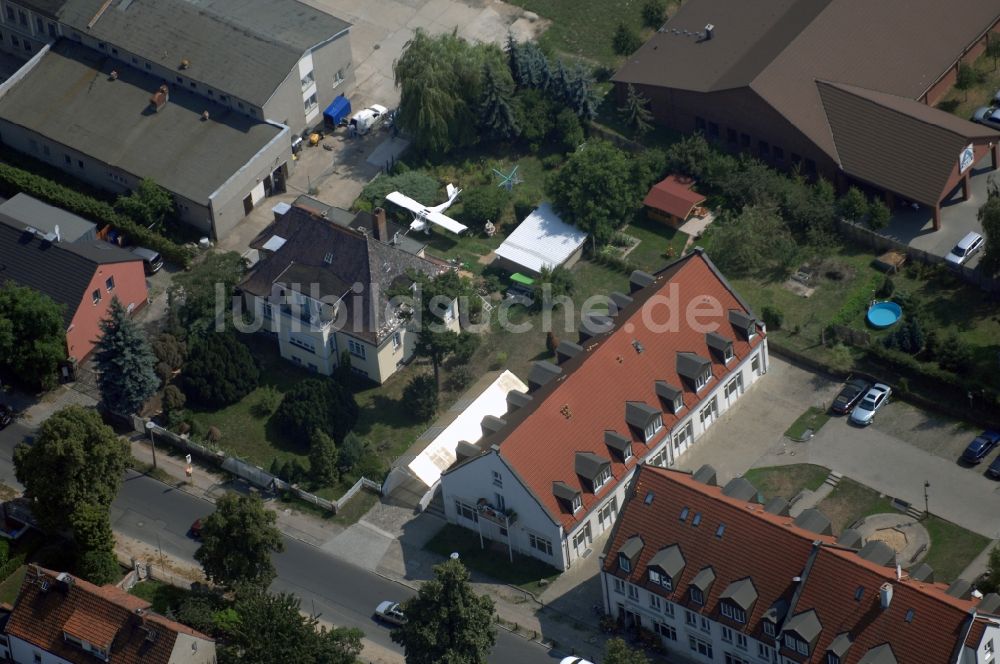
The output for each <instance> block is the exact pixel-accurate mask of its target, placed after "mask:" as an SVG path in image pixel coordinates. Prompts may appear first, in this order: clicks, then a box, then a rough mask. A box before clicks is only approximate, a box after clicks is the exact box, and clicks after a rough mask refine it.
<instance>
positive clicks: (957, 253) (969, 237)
mask: <svg viewBox="0 0 1000 664" xmlns="http://www.w3.org/2000/svg"><path fill="white" fill-rule="evenodd" d="M982 248H983V236H982V235H980V234H979V233H976V232H975V231H969V232H968V233H966V235H965V237H963V238H962V239H961V240H959V241H958V244H956V245H955V247H954V248H953V249H952V250H951V252H950V253H949V254H948V255H947V256H945V257H944V259H945V260H946V261H947V262H948V263H950V264H951V265H955V266H958V265H961V264H963V263H964V262H965V261H967V260H969V259H970V258H972V257H973V256H974V255H976V253H977V252H978V251H979V250H980V249H982Z"/></svg>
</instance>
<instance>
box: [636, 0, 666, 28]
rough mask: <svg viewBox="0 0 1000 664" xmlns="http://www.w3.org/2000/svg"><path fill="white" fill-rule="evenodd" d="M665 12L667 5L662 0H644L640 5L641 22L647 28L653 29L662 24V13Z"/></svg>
mask: <svg viewBox="0 0 1000 664" xmlns="http://www.w3.org/2000/svg"><path fill="white" fill-rule="evenodd" d="M666 12H667V5H666V3H665V2H663V0H646V4H644V5H643V6H642V23H643V25H645V26H646V27H647V28H653V29H654V30H655V29H657V28H659V27H660V26H661V25H663V15H664V14H665V13H666Z"/></svg>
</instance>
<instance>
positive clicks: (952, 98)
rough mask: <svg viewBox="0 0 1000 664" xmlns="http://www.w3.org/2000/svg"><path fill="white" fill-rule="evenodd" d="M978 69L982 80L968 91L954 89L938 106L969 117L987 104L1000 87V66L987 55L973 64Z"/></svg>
mask: <svg viewBox="0 0 1000 664" xmlns="http://www.w3.org/2000/svg"><path fill="white" fill-rule="evenodd" d="M973 67H975V69H976V71H977V72H978V73H979V75H980V76H981V77H982V82H981V83H980V84H979V85H977V86H975V87H974V88H971V89H969V90H967V91H963V90H958V89H952V90H951V92H949V93H948V94H946V95H945V96H944V98H943V99H942V100H941V101H940V102H939V103H938V108H941V109H944V110H946V111H950V112H951V113H954V114H955V115H957V116H959V117H960V118H965V119H968V118H970V117H972V114H973V113H974V112H975V110H976V109H977V108H979V107H980V106H986V105H988V104H989V103H990V99H991V98H992V97H993V95H994V94H995V93H996V91H997V89H998V88H1000V67H998V66H997V64H996V63H995V62H994V61H993V58H988V57H986V56H985V55H981V56H979V59H977V60H976V62H975V63H974V64H973Z"/></svg>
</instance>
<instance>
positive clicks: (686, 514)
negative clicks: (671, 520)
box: [681, 507, 690, 523]
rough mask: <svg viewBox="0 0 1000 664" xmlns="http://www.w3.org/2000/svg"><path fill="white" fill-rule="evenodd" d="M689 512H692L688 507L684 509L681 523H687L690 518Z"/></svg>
mask: <svg viewBox="0 0 1000 664" xmlns="http://www.w3.org/2000/svg"><path fill="white" fill-rule="evenodd" d="M689 511H690V510H688V508H686V507H685V508H684V509H682V510H681V523H684V522H685V521H687V518H688V512H689Z"/></svg>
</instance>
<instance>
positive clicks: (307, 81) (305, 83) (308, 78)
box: [302, 70, 316, 90]
mask: <svg viewBox="0 0 1000 664" xmlns="http://www.w3.org/2000/svg"><path fill="white" fill-rule="evenodd" d="M315 82H316V75H315V74H313V72H312V70H310V71H309V73H308V74H306V75H305V76H303V77H302V89H303V90H305V89H306V88H308V87H309V86H310V85H312V84H313V83H315Z"/></svg>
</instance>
